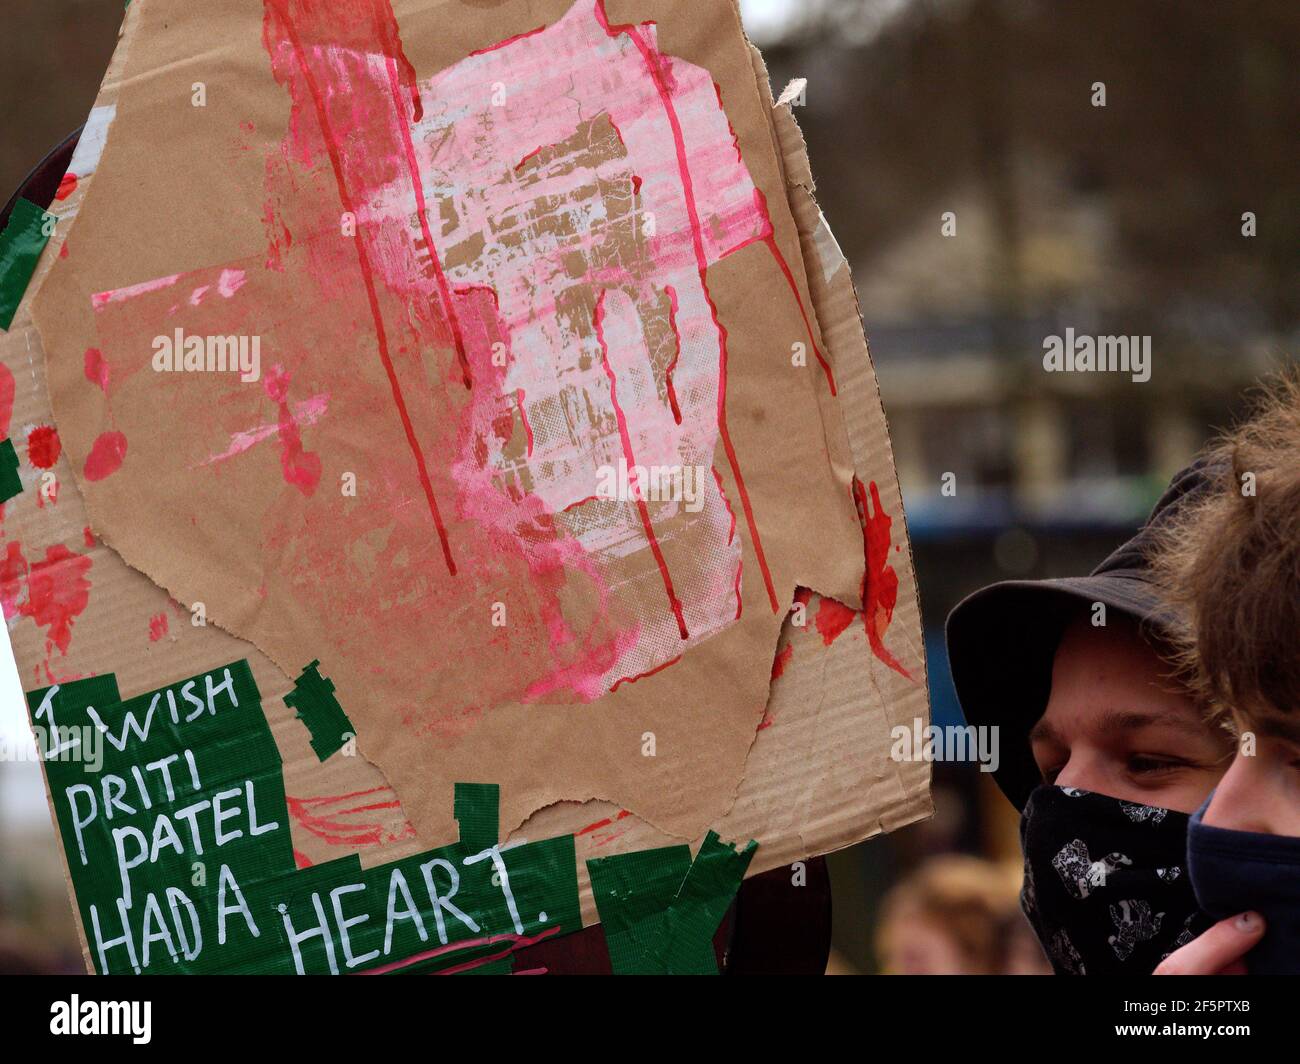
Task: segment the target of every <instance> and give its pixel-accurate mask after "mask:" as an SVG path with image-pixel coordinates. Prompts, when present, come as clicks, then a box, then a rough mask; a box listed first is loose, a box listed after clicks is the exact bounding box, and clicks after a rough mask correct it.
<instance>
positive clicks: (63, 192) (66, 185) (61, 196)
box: [54, 170, 77, 203]
mask: <svg viewBox="0 0 1300 1064" xmlns="http://www.w3.org/2000/svg"><path fill="white" fill-rule="evenodd" d="M76 191H77V175H76V174H74V173H73V172H72V171H71V170H69V171H68V172H67V173H66V174H64V175H63V180H61V181H60V182H59V187H58V190H57V191H56V192H55V193H54V198H55V199H56V200H58V201H59V202H60V203H62V202H63V201H64V200H65V199H67V198H68V197H69V196H71V195H72V194H73V193H74V192H76Z"/></svg>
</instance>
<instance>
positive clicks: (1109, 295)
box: [743, 0, 1300, 971]
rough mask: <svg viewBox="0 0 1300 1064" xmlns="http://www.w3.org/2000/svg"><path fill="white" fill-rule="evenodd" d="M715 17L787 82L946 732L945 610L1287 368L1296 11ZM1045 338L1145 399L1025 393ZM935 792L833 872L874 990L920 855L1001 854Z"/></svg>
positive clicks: (1102, 517) (983, 793) (853, 0)
mask: <svg viewBox="0 0 1300 1064" xmlns="http://www.w3.org/2000/svg"><path fill="white" fill-rule="evenodd" d="M743 6H747V7H748V8H749V12H748V13H749V14H750V15H752V16H753V17H751V18H749V19H748V24H749V26H750V30H751V34H752V35H754V36H755V39H756V42H757V43H758V44H759V45H760V46H761V47H762V48H763V51H764V54H765V56H766V58H767V62H768V66H769V70H770V72H771V75H772V80H773V82H774V84H775V85H776V87H777V91H779V90H780V88H781V86H783V85H784V84H785V83H786V82H787V81H788V80H789V79H792V78H796V77H805V78H807V79H808V87H807V91H806V94H805V96H804V98H803V99H804V105H803V106H802V108H801V109H799V110H798V111H797V112H796V114H797V117H798V119H799V122H800V125H801V126H802V128H803V131H804V134H805V136H806V138H807V141H808V148H809V153H810V155H811V158H812V165H813V173H814V174H815V175H816V177H817V182H818V186H817V197H818V200H819V202H820V204H821V207H822V210H823V212H824V213H825V215H826V217H827V219H828V221H829V222H830V224H831V227H832V228H833V230H834V231H835V234H836V237H837V238H838V239H839V242H840V244H841V246H842V247H843V249H844V251H845V253H846V255H847V256H848V258H849V261H850V262H851V263H852V265H853V273H854V280H855V282H856V284H857V287H858V293H859V298H860V302H861V307H862V314H863V318H864V320H865V323H866V328H867V335H868V337H869V338H870V340H871V351H872V355H873V358H874V361H875V364H876V370H877V373H878V374H879V378H880V388H881V393H882V395H883V397H884V402H885V410H886V413H887V415H888V417H889V424H890V433H891V437H892V439H893V446H894V454H895V457H896V459H897V462H898V468H899V475H900V479H901V481H902V487H903V495H904V501H905V504H906V509H907V520H908V529H909V531H910V533H911V537H912V548H913V552H914V556H915V563H916V569H917V577H918V583H919V586H920V591H921V605H922V614H923V617H924V619H925V622H926V649H927V654H928V658H929V662H928V665H929V677H930V683H931V688H932V700H933V705H932V713H933V717H934V721H935V723H938V724H948V723H961V722H962V721H961V712H960V708H959V707H958V705H957V703H956V698H955V696H954V694H953V691H952V687H951V684H950V681H949V676H948V663H947V659H946V656H945V653H944V643H943V622H944V619H945V618H946V616H947V614H948V611H949V610H950V609H951V608H952V607H953V606H954V605H956V603H957V602H958V601H960V600H961V598H963V597H964V596H965V595H967V594H969V593H970V592H972V591H974V590H975V589H976V588H978V587H981V586H983V585H985V584H987V583H991V582H993V581H996V580H999V579H1008V578H1016V577H1030V578H1036V577H1049V576H1062V575H1067V574H1072V573H1082V572H1087V571H1088V570H1090V569H1091V568H1092V567H1093V566H1095V565H1096V564H1097V563H1098V562H1099V561H1100V560H1101V559H1102V558H1103V557H1104V556H1105V555H1106V554H1108V553H1109V552H1110V551H1111V550H1112V549H1113V548H1114V547H1115V546H1117V545H1118V544H1119V543H1120V542H1121V541H1122V540H1124V539H1126V538H1128V536H1130V535H1131V534H1132V532H1133V530H1134V529H1135V528H1136V526H1137V525H1138V524H1139V523H1140V522H1141V520H1142V519H1143V518H1144V517H1145V515H1146V513H1147V512H1148V510H1149V509H1150V506H1151V504H1152V503H1153V502H1154V501H1155V499H1156V498H1157V497H1158V495H1159V494H1160V492H1161V490H1162V489H1163V487H1164V485H1165V484H1166V483H1167V481H1168V479H1169V478H1170V476H1171V475H1172V474H1173V473H1174V472H1176V471H1177V470H1178V469H1179V468H1181V467H1182V466H1183V465H1185V464H1186V463H1187V462H1188V461H1189V460H1190V459H1191V458H1192V456H1193V454H1194V453H1195V451H1196V450H1197V449H1198V448H1199V447H1200V446H1201V444H1202V443H1203V442H1205V440H1206V439H1207V438H1208V436H1209V435H1210V434H1211V433H1212V431H1213V430H1214V428H1215V427H1221V426H1225V425H1226V424H1228V423H1229V422H1230V421H1231V419H1232V416H1233V413H1234V410H1235V409H1237V408H1238V407H1239V405H1240V403H1241V398H1242V392H1243V391H1244V390H1245V389H1246V388H1247V387H1248V386H1249V385H1250V384H1251V383H1252V382H1253V381H1254V380H1256V379H1257V378H1258V377H1259V376H1260V375H1261V374H1262V373H1265V372H1267V371H1268V370H1269V369H1270V368H1272V367H1275V366H1277V365H1278V364H1280V363H1281V362H1282V361H1283V360H1285V359H1287V358H1290V357H1294V354H1295V352H1296V350H1297V347H1296V340H1297V330H1298V326H1300V196H1297V194H1296V193H1297V184H1298V179H1297V175H1298V174H1300V138H1297V136H1296V134H1295V131H1296V130H1297V129H1300V114H1298V113H1297V112H1298V111H1300V92H1298V91H1297V88H1298V86H1297V84H1296V78H1297V70H1298V69H1300V64H1298V63H1297V53H1298V51H1300V5H1297V4H1295V3H1294V2H1289V0H1283V2H1260V3H1252V4H1200V3H1195V2H1191V0H1180V2H1174V0H1145V2H1143V3H1141V4H1133V3H1128V2H1120V0H1087V2H1078V3H1070V4H1063V3H1058V2H1051V0H799V2H798V3H793V2H791V3H784V2H780V0H753V2H752V3H751V4H749V5H743ZM1102 93H1104V96H1103V95H1102ZM1103 99H1104V106H1100V104H1101V102H1102V100H1103ZM1252 220H1253V227H1254V228H1253V232H1254V234H1255V235H1253V236H1248V235H1245V233H1246V232H1250V231H1251V223H1252ZM1067 328H1072V329H1073V330H1074V331H1075V333H1076V334H1077V335H1090V336H1110V335H1117V336H1149V337H1150V344H1151V375H1150V380H1148V381H1146V382H1145V383H1135V382H1134V381H1133V380H1132V379H1131V377H1130V376H1129V375H1126V374H1118V373H1095V372H1094V373H1078V372H1076V373H1047V372H1045V371H1044V369H1043V362H1042V359H1043V354H1044V346H1043V345H1044V340H1045V338H1047V337H1050V336H1054V335H1056V336H1063V335H1064V334H1065V331H1066V329H1067ZM948 474H950V475H951V476H947V477H946V475H948ZM945 481H946V482H947V483H948V484H949V485H950V492H949V494H944V493H943V486H944V484H945ZM952 489H955V491H954V490H952ZM936 768H937V771H936V774H935V801H936V810H937V814H936V817H935V818H934V820H932V821H931V822H929V823H928V824H926V825H921V826H919V827H917V828H912V829H908V830H906V831H904V832H901V833H899V834H898V835H896V836H892V837H890V838H887V839H882V840H876V841H873V842H868V843H866V844H863V845H862V846H859V847H855V848H854V849H853V850H849V851H846V852H845V853H843V854H840V855H838V856H837V857H835V858H833V859H832V874H833V876H834V881H835V906H836V943H835V945H836V949H837V952H838V954H839V962H840V963H841V964H842V965H843V966H845V967H847V968H852V969H857V970H868V971H869V970H874V968H875V966H876V964H877V963H878V958H877V957H876V956H875V955H874V952H873V949H872V935H871V928H872V924H873V921H874V918H875V910H876V908H877V905H878V902H879V899H880V897H881V895H882V892H883V891H884V889H885V888H886V887H887V886H888V885H889V884H890V883H891V882H892V881H894V880H895V879H896V878H897V877H899V876H900V875H903V874H904V873H906V872H908V871H910V870H911V869H912V868H913V867H914V866H916V865H917V864H918V863H919V862H920V861H921V860H922V859H923V858H925V857H927V856H930V855H933V854H935V853H942V852H945V851H954V850H955V851H966V852H970V853H975V854H982V855H984V856H986V857H989V858H992V859H994V860H1002V861H1014V860H1016V858H1017V855H1018V846H1017V841H1016V835H1015V826H1016V818H1015V816H1014V813H1013V811H1012V810H1011V807H1010V805H1009V804H1008V803H1007V802H1006V801H1005V800H1004V799H1003V798H1002V797H1001V796H1000V794H999V793H998V792H997V790H996V788H995V787H994V786H993V784H992V782H991V780H990V779H989V778H987V777H985V776H982V775H981V774H980V773H978V772H976V771H974V769H973V768H972V766H969V765H962V766H936Z"/></svg>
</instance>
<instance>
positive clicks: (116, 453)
mask: <svg viewBox="0 0 1300 1064" xmlns="http://www.w3.org/2000/svg"><path fill="white" fill-rule="evenodd" d="M125 457H126V437H125V436H124V435H122V433H120V432H101V433H100V434H99V435H98V436H96V437H95V442H94V443H93V444H91V445H90V454H88V455H86V464H85V466H84V467H83V468H82V473H83V475H84V476H85V478H86V479H87V480H91V481H95V480H103V479H104V478H105V477H107V476H111V475H112V474H114V473H116V472H117V471H118V470H119V469H120V468H121V467H122V460H123V459H124V458H125Z"/></svg>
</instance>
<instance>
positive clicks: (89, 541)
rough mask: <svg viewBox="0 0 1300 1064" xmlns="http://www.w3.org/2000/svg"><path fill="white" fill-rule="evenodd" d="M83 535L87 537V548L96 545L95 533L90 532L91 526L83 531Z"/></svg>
mask: <svg viewBox="0 0 1300 1064" xmlns="http://www.w3.org/2000/svg"><path fill="white" fill-rule="evenodd" d="M81 534H82V535H83V536H84V537H85V540H86V546H87V547H93V546H94V545H95V533H93V532H92V531H91V530H90V526H89V525H87V526H86V527H85V528H83V529H82V530H81Z"/></svg>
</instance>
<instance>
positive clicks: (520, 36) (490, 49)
mask: <svg viewBox="0 0 1300 1064" xmlns="http://www.w3.org/2000/svg"><path fill="white" fill-rule="evenodd" d="M544 29H546V27H545V26H538V27H537V29H535V30H529V31H528V32H527V33H516V34H515V35H514V36H513V37H507V38H506V39H505V40H504V41H497V43H496V44H489V45H488V46H487V47H486V48H479V49H477V50H476V51H473V52H470V53H469V54H470V55H487V54H488V52H495V51H496V50H497V49H498V48H506V47H508V46H509V45H512V44H514V43H515V41H522V40H523V39H524V38H525V37H535V36H537V34H539V33H541V32H542V31H543V30H544Z"/></svg>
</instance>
